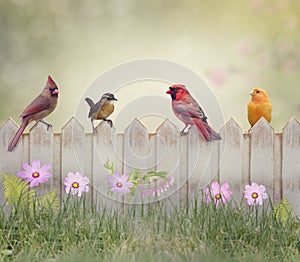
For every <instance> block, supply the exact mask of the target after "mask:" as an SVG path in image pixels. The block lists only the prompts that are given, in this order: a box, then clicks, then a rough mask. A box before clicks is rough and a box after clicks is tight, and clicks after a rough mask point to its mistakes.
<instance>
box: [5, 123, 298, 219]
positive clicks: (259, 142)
mask: <svg viewBox="0 0 300 262" xmlns="http://www.w3.org/2000/svg"><path fill="white" fill-rule="evenodd" d="M17 129H18V126H17V125H16V123H15V122H14V121H13V120H12V119H8V120H7V121H6V123H4V125H3V126H2V127H1V128H0V171H1V172H3V173H7V174H15V173H16V172H17V171H19V170H21V169H22V163H23V162H28V163H31V162H32V160H33V159H39V160H40V161H41V164H47V163H50V164H51V166H52V168H51V170H50V171H51V173H52V174H53V176H52V177H51V179H50V181H48V182H47V183H45V184H42V185H39V186H38V189H37V191H38V192H40V193H42V192H46V191H50V190H52V189H56V190H57V194H58V196H59V197H60V199H63V198H65V195H66V194H65V191H64V185H63V181H64V178H65V177H66V175H67V173H69V172H73V173H75V172H81V173H83V174H84V175H85V176H87V177H88V178H89V180H90V189H91V190H90V192H88V193H86V197H87V198H88V199H90V201H91V202H93V203H101V204H103V205H106V206H110V207H111V208H120V207H121V206H122V205H123V204H122V203H143V202H145V199H144V198H143V196H142V195H141V192H139V191H140V190H142V189H139V190H137V192H136V194H135V196H134V197H129V196H127V195H126V196H125V197H122V196H116V195H111V194H108V191H109V188H108V185H107V180H106V177H107V175H108V172H107V170H106V169H105V168H104V163H105V162H106V161H107V160H109V161H110V162H111V163H112V162H113V163H114V164H115V168H116V170H118V171H119V173H121V174H123V173H126V174H128V173H129V172H130V171H132V170H133V169H136V168H138V169H140V170H141V171H142V172H146V171H149V170H158V171H167V172H168V174H169V175H171V176H172V177H173V178H174V183H173V185H172V186H171V187H169V188H168V190H167V191H164V192H161V194H160V195H159V196H156V197H155V200H157V199H158V200H160V199H161V200H162V201H166V202H170V203H171V204H172V205H174V206H176V207H179V208H185V207H187V205H188V204H189V203H190V202H191V201H193V200H194V199H195V198H196V197H201V190H200V189H202V188H204V187H205V186H207V185H208V184H209V183H210V182H212V181H219V182H220V183H224V182H228V183H229V184H230V187H231V190H232V191H233V197H234V199H235V200H236V201H238V202H239V201H240V200H241V199H242V196H243V191H244V187H245V185H246V184H249V183H250V182H257V183H259V184H264V185H265V186H266V191H267V193H268V194H269V195H270V197H271V199H272V201H273V203H275V204H276V203H279V201H280V200H281V199H282V197H283V196H285V197H286V198H287V199H288V201H289V202H290V203H291V205H292V207H293V209H294V211H295V212H296V213H297V214H300V123H299V121H297V120H296V119H295V118H292V119H291V120H290V121H289V122H288V123H287V124H286V126H285V127H284V128H283V130H282V133H274V130H273V128H272V127H271V126H270V125H269V123H268V122H267V121H266V120H265V119H264V118H262V119H260V121H258V122H257V123H256V125H255V126H253V127H252V128H251V130H250V131H249V132H246V133H243V131H242V128H241V127H240V126H239V125H238V124H237V123H236V122H235V121H234V120H233V119H232V118H231V119H230V120H229V121H228V122H227V123H226V124H225V126H224V127H223V128H221V130H220V134H221V136H222V138H223V139H222V140H220V141H215V142H212V143H207V142H204V141H203V140H202V139H201V137H200V135H199V134H198V131H197V129H196V128H194V127H193V128H191V129H190V131H189V133H188V134H180V132H179V130H178V128H177V127H176V126H175V125H174V124H173V123H172V122H171V121H169V120H168V119H167V120H165V121H164V122H163V124H162V125H161V126H160V127H159V128H158V129H157V132H156V133H155V134H149V133H148V131H147V129H146V128H145V127H144V126H143V125H142V123H141V122H140V121H139V120H137V119H136V120H134V121H133V122H132V123H131V124H130V125H129V126H128V127H127V128H126V129H125V131H124V133H122V134H117V133H116V131H115V129H114V127H112V128H111V127H110V125H109V124H107V123H105V122H101V123H100V124H99V125H98V126H97V127H96V131H97V132H96V133H95V134H92V133H85V131H84V128H83V127H82V126H81V124H80V123H79V122H78V121H77V120H76V119H75V118H72V119H71V120H70V121H69V122H68V123H67V124H66V125H65V126H64V127H63V128H62V130H61V133H53V131H52V128H49V129H48V130H47V126H46V125H44V124H42V123H38V124H36V125H35V126H33V128H31V130H30V132H29V133H26V134H23V135H22V138H21V139H20V142H19V144H18V145H17V147H16V148H15V150H14V151H13V152H7V147H8V144H9V142H10V141H11V139H12V138H13V136H14V134H15V133H16V131H17ZM0 182H1V183H2V177H0ZM159 186H160V185H155V186H154V187H159ZM148 187H153V185H144V190H146V189H147V188H148ZM151 197H152V196H149V199H148V200H149V201H154V197H153V199H152V200H151V199H150V198H151ZM0 203H2V204H4V196H3V188H2V186H1V191H0ZM171 204H170V205H171Z"/></svg>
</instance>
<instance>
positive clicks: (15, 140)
mask: <svg viewBox="0 0 300 262" xmlns="http://www.w3.org/2000/svg"><path fill="white" fill-rule="evenodd" d="M28 123H29V121H28V120H27V119H26V120H23V121H22V124H21V126H20V127H19V130H18V131H17V133H16V134H15V136H14V138H13V140H12V141H11V142H10V144H9V146H8V151H9V152H12V151H13V150H14V148H15V147H16V145H17V144H18V142H19V139H20V136H21V135H22V134H23V132H24V130H25V128H26V126H27V125H28Z"/></svg>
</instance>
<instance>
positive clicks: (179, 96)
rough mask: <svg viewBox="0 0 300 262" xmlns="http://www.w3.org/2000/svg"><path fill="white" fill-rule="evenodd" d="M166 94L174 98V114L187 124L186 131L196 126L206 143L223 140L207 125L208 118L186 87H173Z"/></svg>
mask: <svg viewBox="0 0 300 262" xmlns="http://www.w3.org/2000/svg"><path fill="white" fill-rule="evenodd" d="M169 88H170V90H168V91H167V92H166V93H167V94H170V95H171V97H172V109H173V112H174V114H175V115H176V116H177V117H178V118H179V119H180V120H181V121H182V122H183V123H185V127H184V129H183V130H182V131H181V133H184V131H185V129H186V128H187V127H188V126H189V125H190V126H191V125H195V126H196V127H197V129H198V130H199V132H200V135H201V137H202V138H203V139H204V140H205V141H209V142H211V141H214V140H220V139H222V138H221V136H220V135H219V134H218V133H217V132H216V131H215V130H213V129H212V128H211V127H210V126H209V125H208V123H207V117H206V116H205V114H204V112H203V110H202V109H201V107H200V106H199V105H198V103H197V102H196V100H195V99H194V98H193V97H192V96H191V95H190V93H189V91H188V90H187V89H186V88H185V86H184V85H172V86H170V87H169Z"/></svg>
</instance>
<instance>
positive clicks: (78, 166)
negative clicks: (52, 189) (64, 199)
mask: <svg viewBox="0 0 300 262" xmlns="http://www.w3.org/2000/svg"><path fill="white" fill-rule="evenodd" d="M61 138H62V139H61V185H62V188H61V190H62V191H61V194H62V195H65V186H64V179H65V177H66V176H67V174H68V173H69V172H72V173H74V174H75V173H76V172H80V173H82V174H83V175H84V176H87V177H88V178H89V180H90V181H92V174H91V168H90V162H91V158H92V154H91V145H90V143H87V138H86V135H85V133H84V128H83V127H82V126H81V124H80V123H79V122H78V121H77V120H76V119H75V118H71V120H70V121H69V122H67V123H66V124H65V126H64V127H63V128H62V132H61ZM55 175H56V174H55ZM89 200H90V201H91V198H90V199H89Z"/></svg>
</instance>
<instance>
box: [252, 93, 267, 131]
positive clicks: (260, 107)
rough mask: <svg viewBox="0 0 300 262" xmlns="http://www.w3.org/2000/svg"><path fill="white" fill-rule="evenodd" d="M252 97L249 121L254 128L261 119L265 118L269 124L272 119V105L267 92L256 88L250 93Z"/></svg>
mask: <svg viewBox="0 0 300 262" xmlns="http://www.w3.org/2000/svg"><path fill="white" fill-rule="evenodd" d="M250 95H251V96H252V98H251V101H250V102H249V104H248V121H249V123H250V125H251V127H252V126H254V124H255V123H256V122H257V121H258V120H259V119H260V118H261V117H264V118H265V119H266V120H267V121H268V122H269V123H270V122H271V119H272V104H271V102H270V100H269V97H268V94H267V92H266V91H265V90H263V89H260V88H255V89H253V91H252V92H251V93H250Z"/></svg>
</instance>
